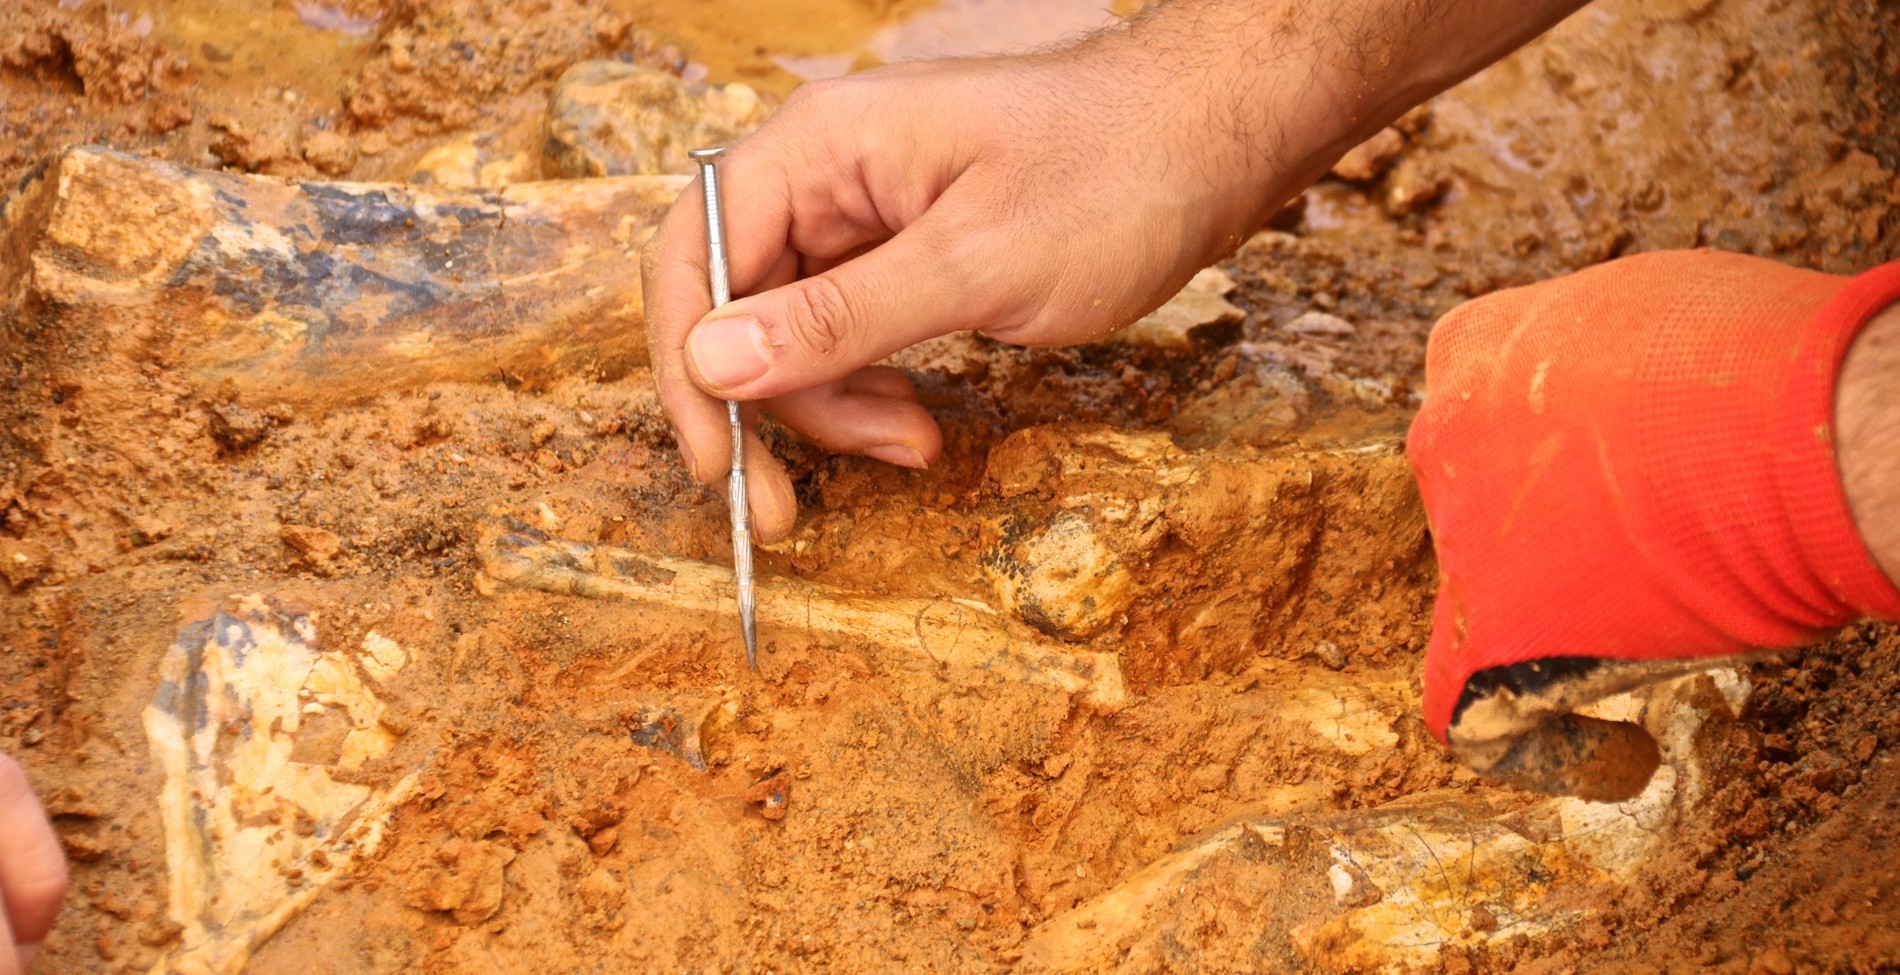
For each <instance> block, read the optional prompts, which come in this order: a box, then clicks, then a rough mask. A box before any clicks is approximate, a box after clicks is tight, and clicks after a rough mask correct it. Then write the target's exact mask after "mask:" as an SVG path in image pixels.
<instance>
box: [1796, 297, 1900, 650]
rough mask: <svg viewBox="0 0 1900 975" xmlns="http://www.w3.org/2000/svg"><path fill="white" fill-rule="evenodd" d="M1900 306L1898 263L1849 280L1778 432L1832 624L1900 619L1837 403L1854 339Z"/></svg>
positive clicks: (1827, 316) (1824, 320) (1808, 559)
mask: <svg viewBox="0 0 1900 975" xmlns="http://www.w3.org/2000/svg"><path fill="white" fill-rule="evenodd" d="M1896 303H1900V261H1896V262H1894V263H1891V264H1883V265H1881V266H1880V267H1877V268H1874V269H1873V270H1871V271H1868V272H1866V273H1864V274H1861V275H1860V276H1858V277H1855V278H1853V279H1851V280H1849V281H1848V282H1847V284H1846V285H1845V286H1844V287H1842V288H1841V290H1840V291H1838V292H1836V293H1835V294H1834V297H1833V298H1831V299H1829V300H1828V302H1827V304H1826V305H1824V306H1822V308H1821V311H1820V312H1819V313H1818V314H1817V315H1816V316H1815V324H1814V328H1813V329H1811V330H1810V331H1809V332H1808V335H1807V339H1806V340H1805V341H1804V342H1802V343H1801V347H1800V349H1799V351H1798V352H1796V354H1795V359H1794V368H1793V369H1792V370H1790V372H1789V376H1788V384H1787V387H1786V389H1785V391H1784V392H1783V394H1782V409H1781V411H1780V415H1779V419H1780V421H1781V422H1780V423H1779V424H1778V425H1777V426H1776V427H1775V429H1774V432H1773V435H1774V447H1775V459H1776V463H1775V481H1776V485H1777V486H1778V488H1779V489H1780V492H1781V498H1782V505H1783V507H1784V508H1785V510H1786V511H1787V514H1788V525H1789V528H1790V530H1791V531H1792V532H1793V536H1794V544H1795V545H1796V546H1797V547H1798V549H1799V551H1800V552H1801V554H1802V556H1803V561H1804V562H1805V563H1806V565H1807V567H1808V570H1809V572H1810V573H1811V579H1812V583H1813V584H1814V585H1815V586H1817V587H1818V588H1820V589H1821V590H1823V591H1825V592H1826V593H1827V594H1828V596H1829V597H1830V598H1831V600H1832V601H1833V603H1834V604H1835V606H1836V607H1838V608H1837V609H1836V611H1835V612H1834V613H1833V614H1832V615H1831V620H1830V622H1831V624H1832V625H1843V624H1845V623H1848V622H1852V621H1853V620H1854V619H1856V618H1858V617H1862V616H1871V617H1876V618H1879V619H1900V589H1896V588H1895V586H1894V584H1893V582H1892V581H1891V580H1889V579H1888V578H1887V576H1886V574H1885V573H1884V572H1882V571H1881V569H1880V565H1879V563H1877V562H1875V561H1874V558H1873V555H1872V553H1870V552H1868V551H1867V545H1866V543H1865V542H1864V541H1862V540H1861V537H1860V532H1859V531H1858V530H1857V529H1856V528H1855V527H1854V518H1853V514H1852V513H1851V511H1850V510H1849V509H1848V506H1847V494H1846V492H1845V490H1844V489H1843V488H1842V485H1841V470H1840V464H1839V461H1838V459H1837V458H1836V457H1835V442H1834V399H1835V387H1836V386H1837V385H1838V383H1839V380H1840V373H1841V362H1842V361H1843V360H1844V359H1846V357H1847V349H1848V346H1850V345H1852V344H1853V342H1854V337H1855V336H1856V335H1858V334H1860V330H1861V328H1862V327H1863V326H1865V325H1866V324H1867V323H1868V321H1870V320H1872V319H1873V317H1874V316H1875V315H1878V314H1879V313H1880V312H1881V311H1883V310H1885V309H1886V308H1887V307H1888V306H1890V305H1893V304H1896Z"/></svg>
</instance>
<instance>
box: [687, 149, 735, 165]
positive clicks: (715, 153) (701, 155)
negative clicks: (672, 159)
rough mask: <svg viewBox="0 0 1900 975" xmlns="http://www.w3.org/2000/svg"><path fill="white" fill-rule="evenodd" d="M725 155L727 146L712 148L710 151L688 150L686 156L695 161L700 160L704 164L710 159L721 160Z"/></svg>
mask: <svg viewBox="0 0 1900 975" xmlns="http://www.w3.org/2000/svg"><path fill="white" fill-rule="evenodd" d="M725 154H726V147H725V146H713V147H711V148H709V149H688V150H686V155H687V156H689V157H691V158H693V159H698V160H700V161H702V162H703V161H705V160H708V159H717V158H719V157H720V156H723V155H725Z"/></svg>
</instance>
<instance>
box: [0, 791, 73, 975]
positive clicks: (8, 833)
mask: <svg viewBox="0 0 1900 975" xmlns="http://www.w3.org/2000/svg"><path fill="white" fill-rule="evenodd" d="M65 899H66V855H65V854H64V853H63V852H61V850H60V847H59V837H57V836H55V835H54V834H53V827H52V826H51V825H50V824H49V823H47V821H46V814H45V813H44V812H42V811H40V804H39V801H38V800H36V799H34V798H33V789H32V786H31V785H29V784H28V783H27V781H26V773H25V772H22V771H20V766H19V765H17V764H15V763H14V761H13V759H11V758H9V757H7V756H6V755H3V754H0V975H19V973H22V972H25V971H26V970H27V966H29V965H31V964H32V963H33V957H34V956H35V955H37V954H38V953H39V947H40V941H41V940H42V939H44V938H45V937H46V932H48V931H50V930H52V927H53V918H55V917H57V916H58V915H59V905H60V903H61V902H63V901H64V900H65Z"/></svg>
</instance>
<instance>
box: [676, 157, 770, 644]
mask: <svg viewBox="0 0 1900 975" xmlns="http://www.w3.org/2000/svg"><path fill="white" fill-rule="evenodd" d="M725 152H726V150H725V147H723V146H719V147H715V148H712V149H694V150H692V151H690V152H688V153H687V155H688V156H691V157H692V158H693V161H694V162H696V163H698V164H699V182H700V185H701V186H702V187H703V188H704V189H705V191H706V252H707V255H708V256H709V257H710V258H711V260H710V261H709V262H708V263H709V266H710V269H711V272H712V299H713V307H714V308H717V307H719V306H720V305H723V304H725V303H726V302H728V301H731V300H732V282H731V281H730V280H729V278H728V276H727V269H726V233H725V229H724V228H723V227H722V226H721V224H720V219H719V175H718V172H717V169H716V167H715V166H714V165H713V161H714V160H716V159H718V158H719V157H720V156H722V155H724V154H725ZM726 420H727V422H728V423H730V424H731V425H732V473H730V474H728V475H726V495H727V498H726V500H727V503H728V504H729V505H730V506H731V509H732V573H733V575H734V576H736V577H737V578H738V581H739V626H740V627H741V628H742V629H743V630H744V631H745V662H746V666H748V667H751V668H752V669H753V670H758V669H759V633H758V619H757V611H756V608H755V607H756V603H754V601H753V595H752V523H751V522H752V519H751V513H750V512H749V511H748V510H747V507H746V497H745V437H744V431H743V430H742V429H741V428H740V426H739V404H738V403H737V402H734V401H732V400H727V401H726Z"/></svg>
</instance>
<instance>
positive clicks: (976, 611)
mask: <svg viewBox="0 0 1900 975" xmlns="http://www.w3.org/2000/svg"><path fill="white" fill-rule="evenodd" d="M511 528H512V530H508V531H495V532H494V533H493V534H492V536H491V537H489V538H488V539H485V540H484V542H483V544H482V546H481V561H482V573H483V576H484V578H485V581H486V583H487V584H490V585H492V584H494V583H505V584H508V585H511V586H518V587H521V588H526V589H538V590H542V591H544V592H553V593H562V594H567V595H576V596H588V597H592V598H596V599H629V600H633V601H635V602H642V603H651V604H657V605H663V606H670V607H673V608H676V609H683V610H688V611H691V612H700V613H711V614H716V615H718V616H721V617H726V618H730V617H732V616H733V612H734V610H733V606H734V605H735V603H734V590H733V582H732V571H731V570H730V569H727V568H724V567H722V566H716V565H710V564H707V563H705V562H695V561H692V560H690V559H680V558H672V557H669V556H663V555H647V554H643V553H640V552H632V551H628V550H626V549H619V548H610V547H607V546H596V545H586V544H583V543H580V542H569V541H562V540H560V539H553V538H549V537H547V536H546V535H543V534H541V533H540V532H537V531H534V530H532V529H527V528H525V527H524V526H511ZM758 613H759V616H758V619H759V626H760V628H761V630H762V631H769V630H773V629H776V630H778V631H779V632H780V637H781V638H792V639H805V640H811V639H829V640H846V641H851V642H854V643H858V644H861V645H864V646H868V647H874V648H876V649H879V650H882V651H885V652H887V653H889V654H891V655H893V656H894V657H898V658H910V659H918V658H921V659H925V660H929V661H931V662H934V663H936V664H940V665H944V666H949V667H955V668H960V669H965V670H974V671H981V672H985V673H989V674H993V675H995V676H996V677H998V678H1000V679H1002V680H1007V681H1015V682H1021V683H1026V684H1032V685H1035V686H1039V687H1047V688H1050V689H1053V690H1056V691H1059V692H1061V693H1065V694H1072V695H1075V696H1076V697H1077V698H1078V699H1079V700H1080V702H1081V703H1082V704H1083V705H1085V706H1087V707H1089V708H1091V709H1093V710H1096V711H1102V712H1108V711H1116V710H1119V709H1121V708H1122V707H1123V706H1124V705H1125V704H1126V703H1127V691H1126V689H1125V687H1124V686H1123V684H1122V674H1121V664H1120V661H1119V659H1118V658H1117V657H1116V656H1115V655H1114V654H1110V653H1094V652H1077V651H1073V650H1071V649H1069V648H1067V647H1063V646H1060V645H1057V644H1054V643H1052V642H1050V641H1047V640H1043V639H1039V638H1037V637H1034V636H1031V635H1028V634H1026V633H1024V632H1022V631H1021V630H1019V629H1018V628H1016V627H1014V626H1012V625H1011V624H1010V623H1009V621H1008V620H1007V619H1005V618H1004V617H1003V616H1001V615H999V614H998V613H997V612H996V611H995V610H993V609H991V608H989V607H988V606H985V605H983V604H981V603H977V602H973V601H970V600H965V599H948V598H946V599H906V598H892V597H884V596H874V595H867V594H862V593H854V592H850V591H847V590H843V589H837V588H834V587H831V586H824V585H818V584H815V583H809V582H803V581H800V580H797V579H788V578H785V577H783V576H760V577H759V580H758Z"/></svg>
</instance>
